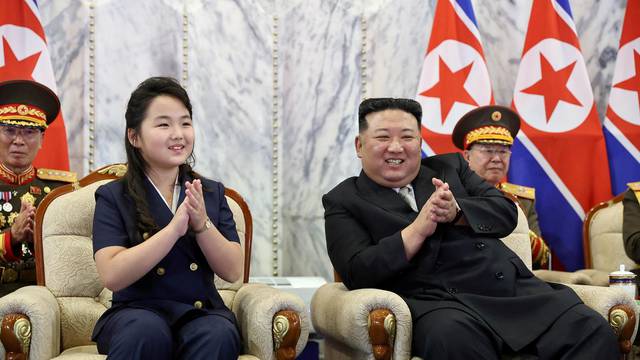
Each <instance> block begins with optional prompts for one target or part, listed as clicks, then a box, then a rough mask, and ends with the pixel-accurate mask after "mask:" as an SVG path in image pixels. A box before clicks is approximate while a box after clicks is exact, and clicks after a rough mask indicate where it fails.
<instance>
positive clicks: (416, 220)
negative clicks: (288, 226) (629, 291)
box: [323, 98, 619, 359]
mask: <svg viewBox="0 0 640 360" xmlns="http://www.w3.org/2000/svg"><path fill="white" fill-rule="evenodd" d="M421 118H422V110H421V108H420V104H418V103H417V102H416V101H413V100H408V99H390V98H382V99H368V100H365V101H363V102H362V104H361V105H360V110H359V134H358V136H357V137H356V141H355V145H356V152H357V154H358V157H359V158H360V159H361V162H362V172H361V173H360V175H359V176H357V177H352V178H349V179H347V180H345V181H343V182H342V183H340V184H339V185H338V186H336V187H335V188H334V189H333V190H331V191H330V192H329V193H328V194H326V195H325V196H324V197H323V205H324V208H325V230H326V237H327V249H328V252H329V256H330V258H331V261H332V263H333V266H334V267H335V269H336V271H337V272H338V273H339V274H340V276H341V277H342V279H343V281H344V284H345V285H346V286H347V287H348V288H349V289H358V288H366V287H373V288H380V289H385V290H389V291H393V292H395V293H397V294H398V295H400V296H401V297H402V298H403V299H404V300H405V301H406V302H407V304H408V306H409V309H410V310H411V315H412V319H413V324H414V326H413V349H412V352H413V354H414V355H416V356H420V357H422V358H424V359H499V358H500V357H501V354H505V353H506V354H513V353H519V354H521V353H522V354H532V355H534V356H537V357H538V358H540V359H616V358H617V357H618V356H619V351H618V346H617V343H616V338H615V335H614V332H613V331H612V330H611V328H610V327H609V325H608V324H607V322H606V321H605V320H604V318H603V317H602V316H600V315H599V314H597V313H596V312H595V311H593V310H591V309H589V308H588V307H586V306H585V305H584V304H582V302H581V301H580V299H579V298H578V297H577V296H576V295H575V293H574V292H573V291H572V290H570V289H569V288H567V287H564V286H562V285H555V284H547V283H545V282H543V281H541V280H539V279H537V278H536V277H534V276H533V274H532V273H531V271H529V270H528V269H527V267H526V266H525V264H524V263H523V262H522V261H521V260H520V259H519V258H518V256H517V255H516V254H515V253H513V252H512V251H511V250H509V249H508V248H507V247H506V246H505V245H504V244H503V243H502V241H501V240H500V239H499V238H500V237H504V236H506V235H508V234H509V233H511V231H512V230H513V229H514V228H515V226H516V219H517V212H516V208H515V205H514V203H513V202H512V201H511V200H509V199H507V198H505V197H504V196H503V195H502V194H501V192H500V191H499V190H498V189H496V188H495V187H493V186H491V185H490V184H488V183H486V182H485V181H483V180H482V179H481V178H480V177H479V176H478V175H476V174H475V173H474V172H473V171H471V170H470V169H469V166H468V164H467V162H466V161H465V160H464V158H463V157H462V156H461V155H459V154H446V155H438V156H432V157H428V158H426V159H424V160H422V162H421V151H420V149H421V146H420V145H421V138H420V119H421Z"/></svg>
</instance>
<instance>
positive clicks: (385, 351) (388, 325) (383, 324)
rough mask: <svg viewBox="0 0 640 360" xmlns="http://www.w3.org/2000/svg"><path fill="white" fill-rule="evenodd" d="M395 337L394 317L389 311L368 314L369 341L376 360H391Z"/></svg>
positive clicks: (379, 310)
mask: <svg viewBox="0 0 640 360" xmlns="http://www.w3.org/2000/svg"><path fill="white" fill-rule="evenodd" d="M395 337H396V317H395V315H394V314H393V313H392V312H391V311H390V310H389V309H375V310H373V311H371V313H369V339H370V340H371V345H372V346H373V357H374V358H375V359H376V360H391V355H392V354H393V344H394V341H395Z"/></svg>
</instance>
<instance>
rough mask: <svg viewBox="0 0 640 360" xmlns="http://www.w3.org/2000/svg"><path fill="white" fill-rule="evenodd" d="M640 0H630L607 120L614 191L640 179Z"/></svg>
mask: <svg viewBox="0 0 640 360" xmlns="http://www.w3.org/2000/svg"><path fill="white" fill-rule="evenodd" d="M638 20H640V0H628V1H627V11H626V12H625V16H624V23H623V25H622V34H621V35H620V46H619V49H618V57H617V59H616V67H615V70H614V72H613V79H612V81H611V83H612V84H611V93H610V94H609V106H608V107H607V114H606V117H605V119H604V136H605V139H606V140H607V153H608V154H609V167H610V168H611V186H612V187H613V193H614V194H620V193H621V192H623V191H625V190H626V189H627V183H630V182H635V181H640V22H639V21H638Z"/></svg>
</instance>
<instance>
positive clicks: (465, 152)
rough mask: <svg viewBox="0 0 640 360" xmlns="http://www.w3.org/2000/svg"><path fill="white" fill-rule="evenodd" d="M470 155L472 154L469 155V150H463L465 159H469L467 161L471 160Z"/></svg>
mask: <svg viewBox="0 0 640 360" xmlns="http://www.w3.org/2000/svg"><path fill="white" fill-rule="evenodd" d="M469 156H470V155H469V150H465V151H463V152H462V157H463V158H464V159H465V160H467V162H469V161H470V160H469Z"/></svg>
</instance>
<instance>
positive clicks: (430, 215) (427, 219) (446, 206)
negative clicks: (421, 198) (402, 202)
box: [414, 178, 458, 238]
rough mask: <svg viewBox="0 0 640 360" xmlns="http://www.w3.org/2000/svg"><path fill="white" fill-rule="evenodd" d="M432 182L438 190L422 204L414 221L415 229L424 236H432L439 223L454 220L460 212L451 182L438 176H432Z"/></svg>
mask: <svg viewBox="0 0 640 360" xmlns="http://www.w3.org/2000/svg"><path fill="white" fill-rule="evenodd" d="M431 183H432V184H433V186H435V187H436V190H435V191H434V192H433V193H432V194H431V196H430V197H429V199H428V200H427V202H426V203H425V204H424V206H422V209H420V213H419V214H418V216H417V217H416V220H415V221H414V226H415V229H416V230H417V231H418V232H419V234H420V235H421V237H422V238H425V237H427V236H431V234H433V233H434V232H435V231H436V226H437V225H438V223H449V222H451V221H453V220H454V219H455V218H456V214H457V212H458V210H457V206H456V200H455V199H454V197H453V193H451V190H449V184H447V183H445V182H443V181H442V180H440V179H438V178H432V179H431Z"/></svg>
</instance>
